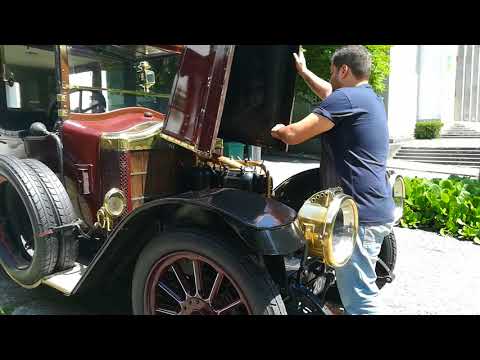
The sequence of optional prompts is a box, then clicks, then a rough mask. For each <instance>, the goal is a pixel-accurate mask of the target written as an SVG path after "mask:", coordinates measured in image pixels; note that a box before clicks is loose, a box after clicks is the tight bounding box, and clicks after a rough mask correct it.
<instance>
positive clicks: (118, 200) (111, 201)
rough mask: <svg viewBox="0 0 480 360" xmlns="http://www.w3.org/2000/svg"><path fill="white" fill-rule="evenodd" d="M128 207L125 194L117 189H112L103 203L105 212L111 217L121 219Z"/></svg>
mask: <svg viewBox="0 0 480 360" xmlns="http://www.w3.org/2000/svg"><path fill="white" fill-rule="evenodd" d="M126 206H127V198H126V197H125V195H124V194H123V192H122V191H121V190H119V189H117V188H113V189H110V190H109V191H108V192H107V193H106V194H105V198H104V201H103V207H104V208H105V211H106V212H107V213H108V215H110V216H111V217H114V218H115V217H119V216H120V215H122V213H123V211H124V210H125V207H126Z"/></svg>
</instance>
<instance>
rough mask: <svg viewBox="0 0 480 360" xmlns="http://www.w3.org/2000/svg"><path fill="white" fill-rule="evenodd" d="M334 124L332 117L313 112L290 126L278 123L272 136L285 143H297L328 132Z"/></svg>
mask: <svg viewBox="0 0 480 360" xmlns="http://www.w3.org/2000/svg"><path fill="white" fill-rule="evenodd" d="M334 126H335V124H334V123H333V122H332V121H330V119H328V118H326V117H324V116H322V115H317V114H313V113H312V114H310V115H308V116H307V117H306V118H304V119H303V120H301V121H299V122H297V123H294V124H291V125H288V126H285V125H283V124H279V125H276V126H275V127H274V128H273V129H272V131H271V133H272V137H274V138H275V139H278V140H281V141H283V142H284V143H285V144H288V145H297V144H301V143H303V142H305V141H307V140H309V139H311V138H313V137H314V136H317V135H320V134H323V133H324V132H327V131H328V130H330V129H332V128H333V127H334Z"/></svg>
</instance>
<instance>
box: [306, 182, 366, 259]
mask: <svg viewBox="0 0 480 360" xmlns="http://www.w3.org/2000/svg"><path fill="white" fill-rule="evenodd" d="M338 190H339V189H338V188H335V189H328V190H324V191H321V192H319V193H316V194H314V195H312V196H311V197H310V198H309V199H308V200H307V201H306V202H305V203H304V205H303V206H307V209H305V211H307V213H308V212H310V211H311V210H308V207H311V206H314V207H321V208H322V209H323V210H322V211H319V212H318V215H317V216H319V217H318V218H311V217H310V215H308V216H306V217H305V218H304V215H302V209H303V207H302V209H300V210H299V216H300V219H299V225H300V228H301V229H302V231H304V236H305V240H307V241H306V244H307V245H306V246H308V247H309V253H310V254H311V255H312V256H317V257H320V258H321V260H322V261H323V262H324V263H325V264H326V265H327V266H330V267H341V266H343V265H345V264H346V263H347V262H348V261H349V260H350V258H351V256H352V254H353V248H352V252H351V253H350V255H349V256H348V257H347V258H346V259H343V260H342V262H339V261H337V259H335V258H334V252H333V240H334V233H333V229H334V226H335V222H336V220H337V216H338V213H339V212H340V210H341V208H342V207H344V206H345V204H346V203H347V206H350V207H351V208H352V216H353V237H354V238H353V239H352V240H353V246H355V243H356V240H357V239H356V238H357V236H358V228H359V225H358V224H359V223H358V207H357V204H356V202H355V200H354V199H353V198H352V197H351V196H349V195H346V194H345V193H343V192H339V191H338ZM314 212H315V210H314ZM312 222H313V223H312Z"/></svg>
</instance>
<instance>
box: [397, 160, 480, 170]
mask: <svg viewBox="0 0 480 360" xmlns="http://www.w3.org/2000/svg"><path fill="white" fill-rule="evenodd" d="M395 160H404V161H410V162H419V163H425V164H436V165H455V166H469V167H476V168H480V163H475V162H473V163H472V162H468V161H467V162H465V161H457V162H455V161H439V160H411V159H395Z"/></svg>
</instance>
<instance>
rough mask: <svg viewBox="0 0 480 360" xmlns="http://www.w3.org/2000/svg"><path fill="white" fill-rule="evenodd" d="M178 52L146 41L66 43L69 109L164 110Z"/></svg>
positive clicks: (103, 110)
mask: <svg viewBox="0 0 480 360" xmlns="http://www.w3.org/2000/svg"><path fill="white" fill-rule="evenodd" d="M180 57H181V56H180V55H179V54H175V53H169V52H167V51H163V50H161V49H159V48H156V47H152V46H147V45H89V46H82V45H73V46H68V63H69V68H70V76H69V83H70V89H71V90H70V111H71V112H74V113H102V112H107V111H112V110H117V109H121V108H125V107H134V106H141V107H146V108H149V109H152V110H155V111H158V112H161V113H166V111H167V108H168V101H169V96H170V92H171V89H172V86H173V82H174V78H175V74H176V73H177V69H178V66H179V62H180Z"/></svg>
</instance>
